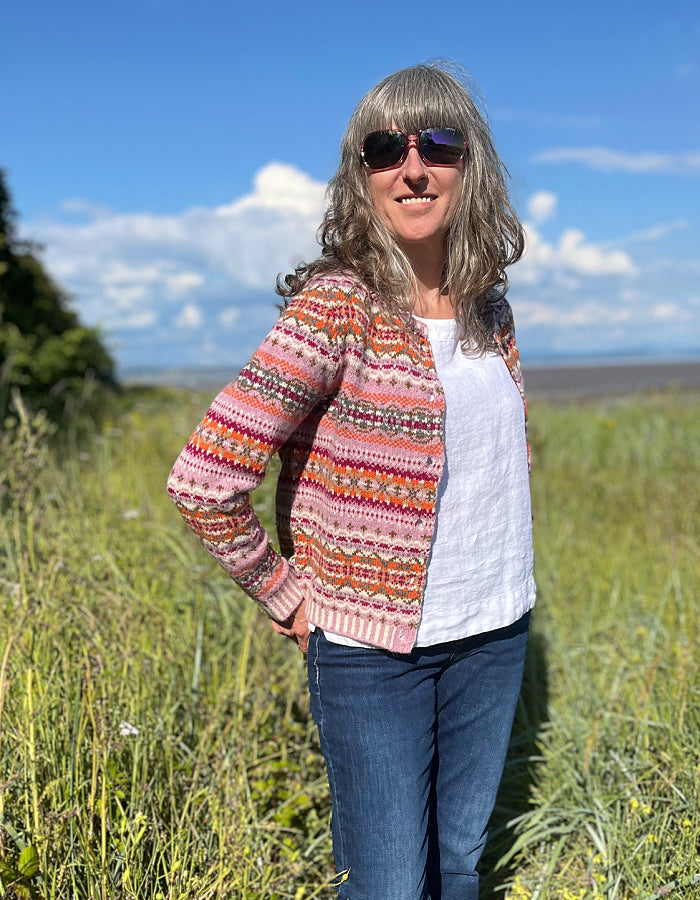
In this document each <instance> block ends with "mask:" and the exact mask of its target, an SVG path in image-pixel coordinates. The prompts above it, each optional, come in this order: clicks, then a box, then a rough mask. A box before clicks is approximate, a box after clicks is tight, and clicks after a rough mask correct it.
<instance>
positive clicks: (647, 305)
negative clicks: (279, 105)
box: [25, 163, 700, 370]
mask: <svg viewBox="0 0 700 900" xmlns="http://www.w3.org/2000/svg"><path fill="white" fill-rule="evenodd" d="M324 196H325V185H324V184H322V183H321V182H317V181H314V180H313V179H312V178H310V177H309V176H308V175H307V174H305V173H304V172H301V171H299V170H298V169H295V168H294V167H292V166H288V165H283V164H281V163H270V164H269V165H267V166H265V167H264V168H262V169H261V170H260V171H259V172H258V173H257V175H256V177H255V179H254V182H253V184H252V186H251V190H250V192H249V193H248V194H247V195H245V196H242V197H238V198H234V199H233V200H232V202H230V203H227V204H223V205H220V206H217V207H210V208H205V207H198V208H194V209H188V210H184V211H183V212H181V213H180V214H177V215H158V214H155V213H147V212H146V213H144V212H142V213H138V214H136V213H133V214H132V213H114V212H113V211H109V210H103V209H93V208H92V207H91V206H90V205H89V204H79V203H73V204H72V213H71V215H70V216H69V217H68V219H67V220H66V221H60V222H59V221H43V222H36V223H28V224H27V225H26V228H25V230H26V234H27V236H30V237H31V238H33V239H34V240H36V241H39V242H41V243H42V244H43V245H44V246H45V247H46V250H45V251H44V258H45V261H46V263H47V267H48V269H49V271H50V272H51V273H52V275H53V276H54V277H55V278H56V279H57V281H58V282H59V283H60V284H61V285H62V286H63V287H65V288H66V289H67V290H68V291H69V292H70V293H71V294H72V295H73V296H74V298H75V304H74V305H75V307H76V308H77V310H78V312H79V314H80V315H81V318H83V320H84V321H86V322H87V323H88V324H95V323H99V324H101V325H102V327H103V328H104V329H105V331H106V333H107V335H108V337H109V339H110V340H113V341H115V340H116V342H117V347H118V355H119V360H120V363H121V364H122V365H143V364H148V365H160V364H164V365H189V364H193V365H198V366H211V365H221V366H224V367H226V368H232V369H234V370H235V367H236V366H237V365H240V364H241V363H242V362H244V361H245V360H246V359H247V358H248V357H249V355H250V353H251V352H252V351H253V350H254V349H255V347H256V346H257V343H258V342H259V340H260V337H261V336H262V334H263V333H264V331H265V330H266V329H267V328H268V327H270V326H271V325H272V323H273V322H274V319H275V317H276V315H277V310H276V303H277V301H278V298H277V297H276V296H275V294H274V285H275V278H276V276H277V274H278V273H279V272H283V273H284V272H288V271H290V270H291V268H292V266H293V265H294V264H295V263H296V262H298V261H299V260H300V259H313V258H314V257H315V256H316V255H317V254H318V245H317V243H316V239H315V235H316V229H317V228H318V225H319V223H320V222H321V219H322V216H323V210H324V202H325V200H324ZM557 199H558V198H557V196H556V194H553V193H551V192H549V191H538V192H536V193H534V194H533V195H532V196H531V197H530V198H529V201H528V205H527V209H528V217H529V220H530V221H528V222H526V223H525V229H526V237H527V247H528V249H527V254H526V256H525V258H524V259H523V260H522V261H521V262H520V263H519V264H518V265H517V266H515V267H514V268H513V270H512V274H511V281H512V285H513V291H512V293H511V294H510V295H509V297H510V298H511V301H512V302H513V305H514V308H515V311H516V318H517V324H518V329H519V336H520V337H522V336H523V333H524V334H525V336H526V338H527V337H528V336H534V337H533V338H532V339H533V340H538V341H540V342H541V341H542V338H541V337H540V335H545V336H546V337H545V339H546V340H551V343H552V345H554V343H555V342H556V341H557V340H560V341H562V342H563V343H564V344H566V341H567V340H568V341H569V345H568V347H567V352H568V350H570V349H571V347H572V346H573V348H574V350H573V352H582V350H583V345H582V344H581V341H580V338H581V335H582V334H586V335H587V336H588V337H587V338H586V339H587V340H588V344H587V345H586V348H589V347H595V346H596V342H597V341H600V342H601V345H602V346H606V345H605V342H606V341H608V344H609V343H610V342H611V341H612V340H613V336H614V335H615V334H618V333H619V334H621V335H622V337H621V338H620V340H623V341H625V343H629V340H630V334H631V333H637V332H636V331H635V329H637V330H640V329H641V330H642V331H643V330H644V329H646V330H647V333H648V334H649V335H650V336H651V337H650V340H652V339H657V335H661V334H662V333H665V332H669V333H671V331H672V329H674V327H675V325H676V322H677V320H678V317H679V314H678V311H677V310H676V309H675V306H676V305H677V306H678V307H679V309H686V310H687V309H688V308H689V305H688V301H687V300H684V299H683V298H684V297H687V296H688V295H689V291H690V290H691V288H692V291H693V292H694V293H693V296H694V297H695V298H696V300H697V289H696V286H697V283H698V277H697V276H698V275H700V261H698V259H697V257H696V256H695V255H693V256H692V257H690V256H689V258H688V259H685V260H682V265H679V260H678V257H677V256H676V257H674V258H672V259H671V258H669V259H668V260H664V258H661V257H659V256H654V255H653V254H651V253H648V252H645V253H641V252H637V253H636V255H632V253H631V252H628V245H630V247H629V249H630V250H632V249H634V247H633V246H632V245H635V244H637V243H642V242H647V244H649V243H650V242H652V241H656V240H659V239H661V238H662V237H664V236H665V235H667V234H669V233H670V232H672V231H675V230H677V229H680V228H685V227H688V222H687V220H685V219H677V220H674V221H672V222H668V223H662V224H657V225H653V226H651V227H649V228H646V229H645V230H643V231H640V232H637V233H634V234H632V235H629V236H627V237H626V238H624V237H623V238H620V239H618V240H617V241H615V242H614V243H612V242H605V243H603V242H597V241H595V240H594V239H593V238H591V237H590V236H588V235H586V234H584V233H583V232H582V231H581V230H580V229H577V228H573V227H567V228H564V229H562V228H561V227H559V228H556V229H554V227H553V216H554V214H555V212H556V210H557ZM74 214H80V218H79V219H78V220H76V218H75V215H74ZM544 223H547V224H546V228H547V235H546V237H545V234H544V233H543V231H544V229H543V227H542V226H543V224H544ZM638 249H639V250H641V248H638ZM644 249H645V250H646V247H645V248H644ZM509 274H510V273H509ZM670 284H673V285H674V290H673V292H672V293H670V292H669V285H670ZM688 285H690V288H689V287H688ZM691 314H692V316H693V317H694V318H692V319H691V320H688V321H689V324H686V325H684V333H686V334H687V335H691V334H692V333H694V323H695V322H696V321H698V316H700V310H698V309H697V308H692V309H691ZM572 332H573V333H572ZM699 333H700V332H699ZM684 339H685V338H684ZM571 340H573V344H571ZM670 340H671V339H670V338H668V337H666V338H665V341H666V342H667V343H668V342H669V341H670ZM689 341H690V338H687V340H686V342H687V343H688V342H689Z"/></svg>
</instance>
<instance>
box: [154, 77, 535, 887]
mask: <svg viewBox="0 0 700 900" xmlns="http://www.w3.org/2000/svg"><path fill="white" fill-rule="evenodd" d="M329 201H330V202H329V208H328V212H327V213H326V216H325V219H324V222H323V226H322V230H321V242H322V247H323V253H322V256H321V258H320V259H318V260H316V261H315V262H313V263H311V264H309V265H305V266H300V267H299V268H298V269H297V270H296V272H295V274H293V275H288V276H287V277H286V279H285V282H284V284H283V285H279V286H278V290H279V291H280V293H281V294H282V295H283V296H285V297H286V298H288V299H287V305H286V308H285V310H284V311H283V313H282V315H281V317H280V319H279V321H278V322H277V324H276V325H275V326H274V328H273V329H272V331H271V332H270V334H269V335H268V337H267V338H266V339H265V340H264V341H263V342H262V344H261V345H260V347H259V349H258V350H257V352H256V353H255V354H254V356H253V358H252V359H251V361H250V362H249V363H248V365H247V366H245V368H244V369H243V370H242V371H241V373H240V375H239V376H238V378H237V379H236V380H235V381H234V382H233V383H232V384H230V385H229V386H228V387H226V388H224V390H223V391H222V392H221V393H220V394H219V396H218V397H217V398H216V399H215V400H214V403H213V405H212V407H211V409H210V410H209V412H208V413H207V415H206V417H205V418H204V420H203V421H202V423H201V424H200V426H199V428H198V429H197V430H196V432H195V433H194V435H193V436H192V438H191V439H190V441H189V443H188V444H187V446H186V447H185V449H184V450H183V452H182V454H181V455H180V457H179V458H178V460H177V462H176V464H175V467H174V469H173V472H172V474H171V477H170V481H169V490H170V492H171V494H172V496H173V499H174V500H175V502H176V503H177V504H178V506H179V508H180V511H181V513H182V515H183V516H184V518H185V521H186V522H187V524H188V525H189V526H190V527H191V528H192V529H193V531H195V533H197V534H198V535H199V537H200V538H201V540H202V543H203V544H204V546H205V547H206V548H207V550H209V552H210V553H211V554H212V555H213V556H214V557H215V558H216V559H217V560H218V561H219V562H220V563H221V565H222V566H223V567H224V568H225V569H226V570H227V571H228V572H229V573H230V574H231V576H232V577H233V578H234V579H235V581H236V582H237V583H238V584H239V585H240V586H241V587H242V588H243V589H244V590H245V591H247V593H248V594H249V595H250V596H251V597H253V598H254V599H255V600H256V601H257V602H258V603H259V604H260V605H261V606H262V607H263V609H265V610H266V611H267V612H268V614H269V615H270V616H271V618H272V621H273V627H274V628H275V630H277V631H278V632H281V633H282V634H285V635H287V636H289V637H290V638H292V639H293V640H295V641H296V642H297V643H298V645H299V647H300V648H301V649H302V650H303V651H306V650H307V648H308V657H307V659H308V669H309V686H310V693H311V709H312V712H313V715H314V719H315V721H316V723H317V726H318V730H319V735H320V740H321V746H322V749H323V753H324V756H325V760H326V767H327V771H328V778H329V784H330V790H331V797H332V802H333V821H332V832H333V848H334V855H335V862H336V867H337V869H338V872H339V879H338V881H339V884H338V887H337V889H338V897H339V898H352V900H394V898H396V900H414V898H415V900H425V898H427V897H428V896H430V897H431V898H432V900H437V898H440V900H456V898H460V900H463V898H476V897H477V894H478V876H477V874H476V871H475V866H476V863H477V861H478V859H479V857H480V855H481V852H482V850H483V847H484V843H485V839H486V827H487V822H488V819H489V816H490V813H491V811H492V808H493V804H494V801H495V796H496V791H497V788H498V783H499V781H500V778H501V774H502V769H503V763H504V758H505V753H506V749H507V744H508V739H509V734H510V729H511V726H512V720H513V714H514V709H515V704H516V700H517V696H518V693H519V689H520V682H521V677H522V668H523V659H524V653H525V643H526V637H527V627H528V615H529V610H530V608H531V607H532V605H533V603H534V599H535V587H534V582H533V577H532V542H531V515H530V499H529V488H528V450H527V444H526V438H525V405H524V398H523V396H522V386H521V377H520V364H519V359H518V353H517V350H516V346H515V340H514V334H513V325H512V317H511V313H510V308H509V306H508V304H507V302H506V301H505V299H504V294H505V285H506V279H505V274H504V270H505V267H506V266H507V265H509V264H510V263H512V262H515V261H516V260H517V259H518V258H519V257H520V255H521V253H522V248H523V238H522V231H521V228H520V224H519V222H518V220H517V217H516V215H515V213H514V212H513V210H512V208H511V205H510V203H509V200H508V195H507V191H506V186H505V181H504V170H503V166H502V164H501V162H500V160H499V158H498V156H497V154H496V151H495V149H494V147H493V144H492V140H491V136H490V133H489V130H488V127H487V126H486V124H485V123H484V121H483V120H482V118H481V116H480V115H479V113H478V111H477V109H476V107H475V105H474V103H473V102H472V100H471V99H470V97H469V95H468V93H467V91H466V90H465V89H464V88H463V87H462V85H461V84H460V83H459V82H458V80H457V79H456V78H454V77H453V76H452V75H450V74H448V73H447V72H446V71H443V70H442V69H440V68H439V67H436V66H433V65H420V66H416V67H413V68H410V69H405V70H403V71H400V72H397V73H395V74H394V75H391V76H389V77H388V78H386V79H385V80H384V81H382V82H381V83H380V84H379V85H377V86H376V87H375V88H374V89H373V90H371V91H370V92H369V93H368V94H367V95H366V96H365V97H364V99H363V100H362V101H361V102H360V104H359V106H358V107H357V109H356V110H355V113H354V114H353V116H352V118H351V120H350V123H349V125H348V128H347V130H346V133H345V136H344V138H343V142H342V148H341V162H340V166H339V169H338V172H337V173H336V175H335V177H334V178H333V179H332V181H331V183H330V187H329ZM504 363H505V364H504ZM275 452H279V455H280V458H281V461H282V468H281V473H280V476H279V482H278V490H277V524H278V533H279V540H280V547H281V555H279V554H278V553H277V552H276V551H275V550H274V549H273V547H272V545H271V543H270V542H269V540H268V536H267V534H266V533H265V532H264V530H263V529H262V527H261V525H260V523H259V521H258V519H257V518H256V516H255V513H254V511H253V509H252V506H251V504H250V492H251V491H252V490H254V488H256V487H257V486H258V485H259V484H260V482H261V480H262V478H263V476H264V474H265V469H266V466H267V463H268V461H269V459H270V457H271V456H272V454H274V453H275Z"/></svg>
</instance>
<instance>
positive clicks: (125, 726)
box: [119, 722, 139, 737]
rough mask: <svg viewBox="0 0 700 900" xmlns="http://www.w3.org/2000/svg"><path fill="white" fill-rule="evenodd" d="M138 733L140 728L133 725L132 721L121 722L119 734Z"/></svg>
mask: <svg viewBox="0 0 700 900" xmlns="http://www.w3.org/2000/svg"><path fill="white" fill-rule="evenodd" d="M138 733H139V730H138V728H137V727H136V726H135V725H132V724H131V722H120V723H119V734H120V735H121V736H122V737H136V735H137V734H138Z"/></svg>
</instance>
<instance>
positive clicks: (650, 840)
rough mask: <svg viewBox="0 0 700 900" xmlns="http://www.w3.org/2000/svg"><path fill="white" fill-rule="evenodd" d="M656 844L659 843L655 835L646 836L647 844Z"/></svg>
mask: <svg viewBox="0 0 700 900" xmlns="http://www.w3.org/2000/svg"><path fill="white" fill-rule="evenodd" d="M658 843H659V839H658V838H657V836H656V835H655V834H648V835H647V844H658Z"/></svg>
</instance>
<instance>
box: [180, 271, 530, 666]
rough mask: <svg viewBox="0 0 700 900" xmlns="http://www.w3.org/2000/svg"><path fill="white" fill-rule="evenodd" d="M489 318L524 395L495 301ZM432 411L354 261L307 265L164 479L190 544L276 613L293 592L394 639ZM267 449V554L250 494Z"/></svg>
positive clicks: (430, 380) (411, 337)
mask: <svg viewBox="0 0 700 900" xmlns="http://www.w3.org/2000/svg"><path fill="white" fill-rule="evenodd" d="M493 316H494V318H493V328H494V337H495V340H496V343H497V346H498V350H499V352H500V354H501V356H502V357H503V359H504V360H505V362H506V365H507V367H508V371H509V372H510V375H511V377H512V379H513V381H514V383H515V384H516V386H517V387H518V388H519V389H520V391H521V398H522V401H523V403H524V394H522V378H521V371H520V360H519V356H518V352H517V347H516V344H515V335H514V331H513V320H512V313H511V311H510V306H509V305H508V303H507V302H506V301H505V299H502V298H499V299H498V300H496V301H495V302H494V304H493ZM444 414H445V399H444V392H443V389H442V385H441V383H440V379H439V378H438V375H437V372H436V370H435V363H434V359H433V354H432V350H431V347H430V342H429V341H428V339H427V336H426V331H425V328H424V326H423V325H422V324H421V323H411V322H409V321H406V320H405V318H403V317H401V316H397V315H391V314H389V313H387V312H386V310H384V309H383V307H382V305H381V303H380V302H379V301H378V299H377V298H376V297H374V296H373V295H372V294H371V293H370V292H369V291H368V289H367V288H366V286H365V285H364V284H363V283H362V282H361V281H360V280H359V279H358V278H357V277H356V276H355V275H353V274H348V273H339V274H334V275H325V276H322V277H317V278H315V279H313V280H311V281H310V282H309V283H307V285H306V287H305V288H304V290H303V291H301V292H300V293H299V294H298V295H297V296H296V297H294V298H293V299H292V301H291V302H290V303H289V305H288V306H287V308H286V309H285V310H284V311H283V313H282V315H281V316H280V318H279V320H278V321H277V323H276V324H275V326H274V327H273V328H272V331H271V332H270V333H269V335H268V336H267V337H266V338H265V339H264V340H263V342H262V344H261V345H260V347H259V348H258V350H257V351H256V352H255V354H254V355H253V357H252V358H251V360H250V361H249V362H248V363H247V365H245V366H244V367H243V369H242V370H241V372H240V374H239V375H238V377H237V378H236V379H235V381H233V382H232V383H231V384H229V385H227V386H226V387H225V388H224V389H223V390H222V391H221V392H220V393H219V395H218V396H217V397H216V398H215V399H214V401H213V403H212V405H211V407H210V409H209V411H208V412H207V414H206V415H205V417H204V419H203V420H202V422H201V423H200V424H199V426H198V427H197V429H196V430H195V432H194V434H193V435H192V437H191V438H190V440H189V441H188V443H187V445H186V446H185V448H184V449H183V451H182V452H181V453H180V455H179V457H178V459H177V460H176V462H175V465H174V467H173V470H172V472H171V474H170V478H169V479H168V490H169V492H170V494H171V497H172V498H173V500H174V501H175V503H176V504H177V506H178V508H179V510H180V512H181V514H182V516H183V518H184V519H185V522H186V523H187V525H188V526H189V527H190V528H191V529H192V530H193V531H194V532H195V534H196V535H197V536H198V537H199V538H200V540H201V542H202V544H203V545H204V547H205V548H206V549H207V550H208V551H209V552H210V553H211V554H212V556H214V558H215V559H216V560H217V561H218V562H219V563H220V564H221V565H222V566H223V568H224V569H225V570H226V571H227V572H228V573H229V574H230V575H231V577H232V578H233V579H234V580H235V581H236V582H237V584H239V585H240V586H241V587H242V588H243V590H244V591H246V593H248V594H249V595H250V596H251V597H253V599H255V600H256V601H257V602H258V603H259V604H260V606H261V607H262V608H263V609H265V610H266V612H268V614H269V615H270V616H272V617H273V618H274V619H275V620H277V621H279V622H282V621H284V620H285V619H287V618H288V617H289V616H290V615H291V613H292V612H293V611H294V610H295V609H296V608H297V607H298V606H299V604H300V603H301V601H302V600H304V599H305V600H306V606H307V614H308V615H309V617H310V619H311V620H312V621H314V622H315V623H316V624H317V625H318V626H319V627H321V628H323V629H324V630H325V631H332V632H334V633H336V634H344V635H347V636H348V637H352V638H355V639H357V640H361V641H365V642H367V643H369V644H372V645H374V646H379V647H384V648H386V649H389V650H392V651H394V652H399V653H407V652H409V651H410V650H411V648H412V647H413V646H414V644H415V642H416V634H417V630H418V625H419V622H420V617H421V604H422V599H423V589H424V586H425V580H426V574H427V566H428V557H429V555H430V548H431V544H432V537H433V531H434V529H435V516H436V506H437V495H438V486H439V484H440V479H441V476H442V470H443V463H444V434H443V426H444ZM275 452H279V455H280V459H281V463H282V465H281V471H280V476H279V479H278V487H277V504H276V512H277V531H278V537H279V543H280V551H281V552H277V550H276V549H275V548H274V547H273V545H272V543H271V541H270V539H269V536H268V535H267V534H266V532H265V531H264V529H263V528H262V525H261V524H260V522H259V520H258V518H257V516H256V515H255V512H254V509H253V506H252V504H251V500H250V494H251V492H252V491H253V490H254V489H255V488H256V487H258V485H259V484H260V483H261V482H262V480H263V478H264V475H265V471H266V468H267V464H268V462H269V460H270V458H271V456H272V455H273V454H274V453H275Z"/></svg>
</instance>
